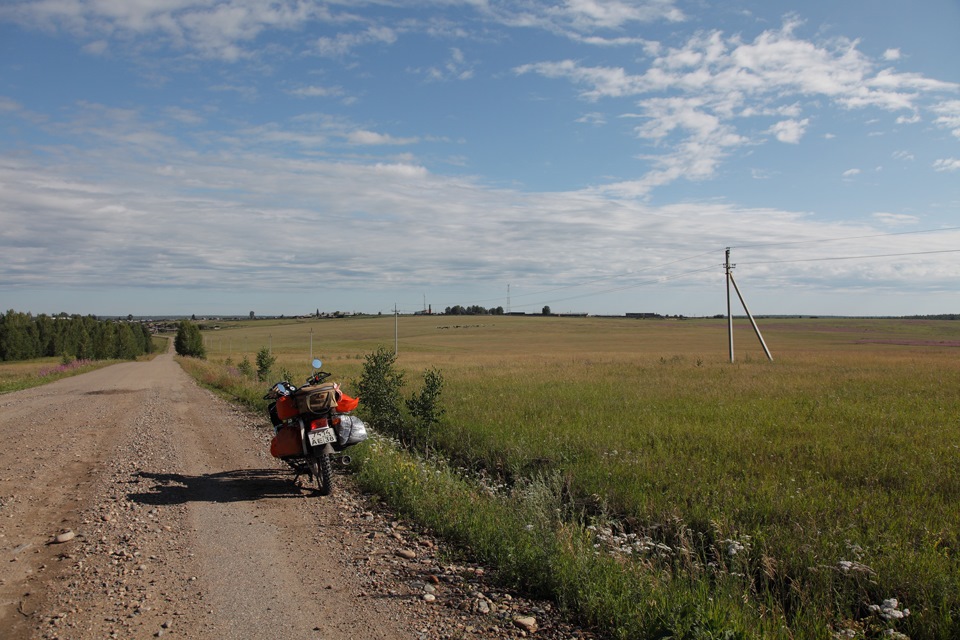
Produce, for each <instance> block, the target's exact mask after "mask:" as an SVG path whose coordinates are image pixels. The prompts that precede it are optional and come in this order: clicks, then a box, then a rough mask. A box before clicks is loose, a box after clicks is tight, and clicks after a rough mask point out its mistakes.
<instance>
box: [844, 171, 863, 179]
mask: <svg viewBox="0 0 960 640" xmlns="http://www.w3.org/2000/svg"><path fill="white" fill-rule="evenodd" d="M860 173H861V171H860V169H847V170H846V171H844V172H843V177H844V178H852V177H854V176H858V175H860Z"/></svg>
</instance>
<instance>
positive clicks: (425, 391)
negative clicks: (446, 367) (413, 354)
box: [406, 369, 444, 451]
mask: <svg viewBox="0 0 960 640" xmlns="http://www.w3.org/2000/svg"><path fill="white" fill-rule="evenodd" d="M442 390H443V374H442V373H440V371H439V370H437V369H429V370H427V371H424V372H423V386H422V387H421V389H420V392H419V393H417V392H414V393H413V395H411V396H410V398H408V399H407V402H406V405H407V409H408V410H409V411H410V416H411V418H412V420H411V424H410V431H411V432H412V434H413V436H414V438H415V439H416V440H417V445H418V446H420V447H421V448H422V449H423V450H424V451H426V450H427V448H428V447H429V444H430V432H431V431H432V430H433V427H435V426H436V425H438V424H439V423H440V418H442V417H443V414H444V408H443V406H442V405H441V404H440V392H441V391H442Z"/></svg>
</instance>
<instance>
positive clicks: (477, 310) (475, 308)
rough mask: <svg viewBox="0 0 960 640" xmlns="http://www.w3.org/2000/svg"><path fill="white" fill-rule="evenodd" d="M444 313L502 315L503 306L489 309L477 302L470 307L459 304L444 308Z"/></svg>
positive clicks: (450, 314)
mask: <svg viewBox="0 0 960 640" xmlns="http://www.w3.org/2000/svg"><path fill="white" fill-rule="evenodd" d="M443 313H444V315H448V316H502V315H503V307H495V308H492V309H487V308H485V307H481V306H480V305H477V304H474V305H471V306H469V307H464V306H461V305H459V304H458V305H454V306H452V307H447V308H446V309H444V310H443Z"/></svg>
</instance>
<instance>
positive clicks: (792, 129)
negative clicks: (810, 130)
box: [768, 118, 810, 144]
mask: <svg viewBox="0 0 960 640" xmlns="http://www.w3.org/2000/svg"><path fill="white" fill-rule="evenodd" d="M808 124H810V119H809V118H804V119H803V120H782V121H780V122H778V123H776V124H775V125H773V126H772V127H770V129H769V130H768V133H772V134H773V135H775V136H776V137H777V140H779V141H780V142H786V143H788V144H797V143H798V142H800V139H801V138H802V137H803V134H804V132H805V131H806V130H807V125H808Z"/></svg>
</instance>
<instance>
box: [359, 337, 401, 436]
mask: <svg viewBox="0 0 960 640" xmlns="http://www.w3.org/2000/svg"><path fill="white" fill-rule="evenodd" d="M396 359H397V356H396V354H395V353H392V352H391V351H388V350H387V349H386V348H384V347H383V346H381V347H378V348H377V350H376V351H375V352H373V353H370V354H368V355H367V357H366V359H365V361H364V363H363V373H361V375H360V383H359V384H358V385H357V390H358V391H359V393H360V397H361V398H363V408H364V415H365V417H366V418H367V419H368V420H369V422H370V423H371V425H373V427H374V428H376V429H380V430H381V431H383V432H385V433H389V434H391V435H393V436H395V437H398V438H400V439H401V441H403V442H404V444H405V445H409V435H410V434H408V433H405V432H404V421H403V402H402V398H401V395H400V391H401V389H402V388H403V372H401V371H398V370H397V368H396Z"/></svg>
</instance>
